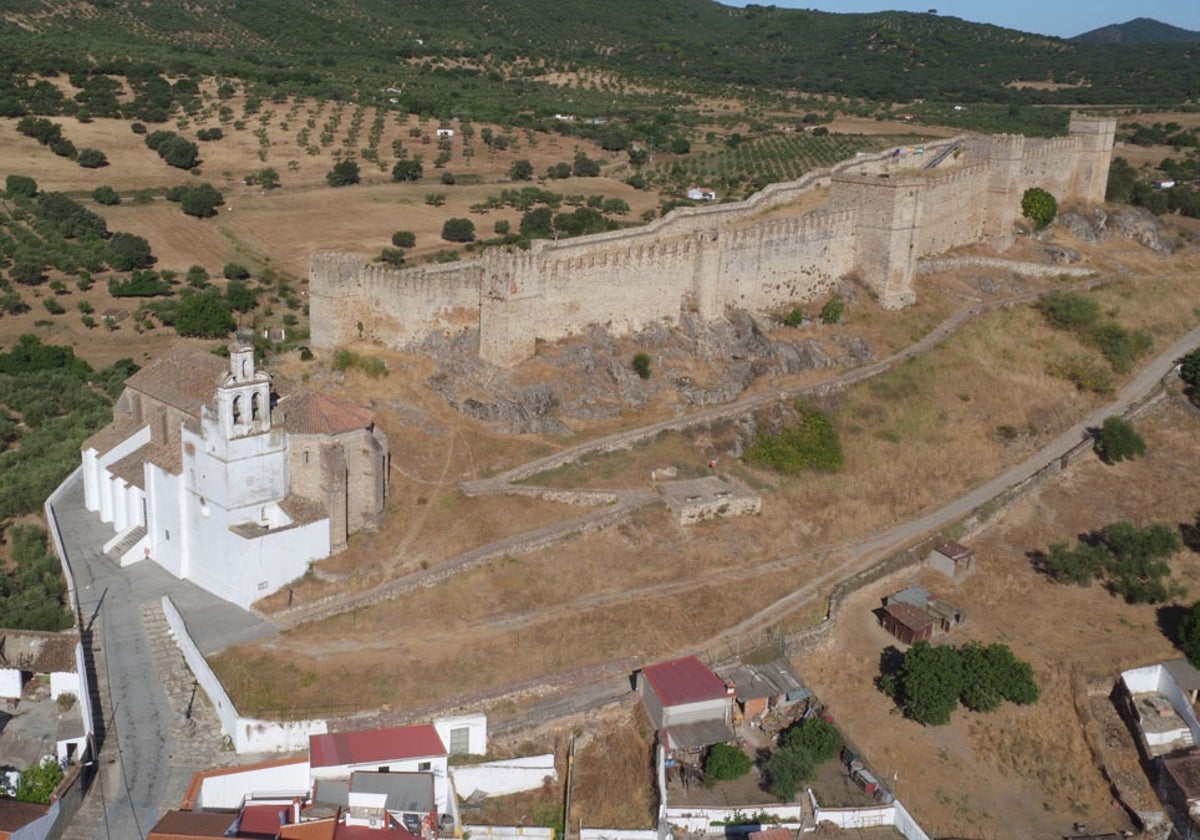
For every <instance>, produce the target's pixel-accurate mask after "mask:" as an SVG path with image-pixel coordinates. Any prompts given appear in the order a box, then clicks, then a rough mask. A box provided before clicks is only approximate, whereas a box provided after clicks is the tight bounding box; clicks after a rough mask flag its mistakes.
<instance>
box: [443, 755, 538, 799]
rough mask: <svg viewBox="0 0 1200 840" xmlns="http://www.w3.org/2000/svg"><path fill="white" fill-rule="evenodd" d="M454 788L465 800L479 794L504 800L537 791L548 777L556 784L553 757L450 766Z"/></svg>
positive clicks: (522, 758)
mask: <svg viewBox="0 0 1200 840" xmlns="http://www.w3.org/2000/svg"><path fill="white" fill-rule="evenodd" d="M450 775H451V776H453V777H454V788H455V790H457V791H459V792H460V793H461V794H462V795H464V796H470V795H471V794H472V793H474V792H475V791H477V790H481V791H483V792H484V793H486V794H487V795H488V796H504V795H506V794H510V793H520V792H522V791H526V790H537V789H538V788H540V787H541V786H542V784H543V783H544V782H545V779H546V777H547V776H549V777H550V778H551V779H553V780H554V781H558V771H557V770H555V769H554V753H545V754H544V755H529V756H523V757H521V758H509V759H505V760H503V761H488V762H486V763H484V764H469V765H463V766H460V767H455V766H453V765H452V766H451V767H450Z"/></svg>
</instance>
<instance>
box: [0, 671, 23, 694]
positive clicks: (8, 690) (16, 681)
mask: <svg viewBox="0 0 1200 840" xmlns="http://www.w3.org/2000/svg"><path fill="white" fill-rule="evenodd" d="M20 696H21V672H20V670H18V669H17V668H0V697H6V698H7V697H11V698H14V699H15V698H19V697H20Z"/></svg>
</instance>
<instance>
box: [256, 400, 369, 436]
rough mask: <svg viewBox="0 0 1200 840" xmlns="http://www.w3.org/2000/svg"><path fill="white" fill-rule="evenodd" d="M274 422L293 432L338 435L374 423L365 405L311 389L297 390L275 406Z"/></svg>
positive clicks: (295, 433)
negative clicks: (275, 420)
mask: <svg viewBox="0 0 1200 840" xmlns="http://www.w3.org/2000/svg"><path fill="white" fill-rule="evenodd" d="M275 415H276V417H277V418H278V420H277V422H279V423H281V424H282V425H283V427H284V428H285V429H287V430H288V432H290V433H291V434H294V435H340V434H342V433H344V432H353V431H356V430H358V429H366V428H368V427H369V426H370V425H371V424H372V423H374V422H375V413H374V412H373V411H371V410H370V409H368V408H363V407H362V406H358V405H355V404H354V403H350V402H346V401H345V400H339V399H335V398H334V397H330V396H326V395H325V394H317V393H314V392H313V391H296V392H295V393H293V394H289V395H288V396H286V397H284V398H282V399H281V400H280V401H279V402H278V403H277V404H276V406H275Z"/></svg>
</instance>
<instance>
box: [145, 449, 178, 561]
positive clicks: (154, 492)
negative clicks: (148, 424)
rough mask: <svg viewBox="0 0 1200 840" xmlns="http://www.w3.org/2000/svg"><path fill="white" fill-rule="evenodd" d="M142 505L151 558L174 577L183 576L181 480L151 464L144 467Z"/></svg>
mask: <svg viewBox="0 0 1200 840" xmlns="http://www.w3.org/2000/svg"><path fill="white" fill-rule="evenodd" d="M146 505H147V509H148V511H149V520H150V523H149V525H148V526H147V529H146V530H147V534H146V540H147V547H148V548H149V549H150V556H151V557H152V558H154V562H155V563H158V565H160V566H162V567H163V568H164V569H166V570H167V571H168V572H170V573H171V574H173V575H175V577H183V549H184V546H185V545H186V543H187V535H186V534H185V533H184V530H183V519H182V511H183V481H182V479H181V478H180V476H177V475H172V474H171V473H168V472H166V471H164V470H162V469H159V468H158V467H156V466H154V465H153V464H151V465H149V466H147V468H146Z"/></svg>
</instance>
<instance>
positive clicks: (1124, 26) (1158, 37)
mask: <svg viewBox="0 0 1200 840" xmlns="http://www.w3.org/2000/svg"><path fill="white" fill-rule="evenodd" d="M1071 40H1072V41H1073V42H1075V43H1079V44H1161V43H1164V42H1170V41H1183V42H1189V43H1192V44H1200V32H1193V31H1192V30H1190V29H1180V28H1179V27H1178V26H1171V25H1170V24H1169V23H1162V22H1161V21H1157V20H1154V19H1153V18H1134V19H1133V20H1130V21H1126V22H1125V23H1114V24H1111V25H1110V26H1102V27H1100V28H1099V29H1093V30H1091V31H1090V32H1084V33H1083V34H1082V35H1076V36H1075V37H1074V38H1072V39H1071Z"/></svg>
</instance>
